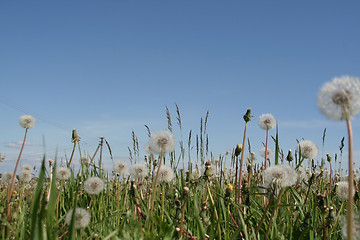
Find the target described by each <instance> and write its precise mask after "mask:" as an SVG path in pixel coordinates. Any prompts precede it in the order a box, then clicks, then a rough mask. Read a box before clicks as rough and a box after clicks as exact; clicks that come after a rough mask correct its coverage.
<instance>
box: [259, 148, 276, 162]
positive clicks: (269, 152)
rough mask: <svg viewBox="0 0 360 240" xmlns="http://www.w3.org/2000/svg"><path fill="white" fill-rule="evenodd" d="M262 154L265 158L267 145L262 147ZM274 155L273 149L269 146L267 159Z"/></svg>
mask: <svg viewBox="0 0 360 240" xmlns="http://www.w3.org/2000/svg"><path fill="white" fill-rule="evenodd" d="M260 156H261V157H263V158H265V147H263V148H262V149H260ZM272 156H273V151H272V150H271V149H270V148H268V149H267V159H270V158H272Z"/></svg>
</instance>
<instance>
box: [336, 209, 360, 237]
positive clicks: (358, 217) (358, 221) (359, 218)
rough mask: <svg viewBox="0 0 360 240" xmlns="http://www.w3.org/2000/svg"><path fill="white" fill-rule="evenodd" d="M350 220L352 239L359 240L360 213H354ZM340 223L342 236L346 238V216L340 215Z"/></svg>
mask: <svg viewBox="0 0 360 240" xmlns="http://www.w3.org/2000/svg"><path fill="white" fill-rule="evenodd" d="M351 222H352V224H353V227H352V230H353V234H352V235H353V239H354V240H360V214H359V213H354V214H353V220H352V221H351ZM340 223H341V224H342V228H341V233H342V235H343V236H344V239H348V238H347V217H346V216H341V218H340Z"/></svg>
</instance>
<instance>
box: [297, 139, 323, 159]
mask: <svg viewBox="0 0 360 240" xmlns="http://www.w3.org/2000/svg"><path fill="white" fill-rule="evenodd" d="M298 151H299V152H301V156H302V157H303V158H306V159H314V158H315V157H316V156H317V155H318V152H319V150H318V147H317V146H316V144H315V143H313V142H312V141H310V140H303V141H301V142H300V143H299V144H298Z"/></svg>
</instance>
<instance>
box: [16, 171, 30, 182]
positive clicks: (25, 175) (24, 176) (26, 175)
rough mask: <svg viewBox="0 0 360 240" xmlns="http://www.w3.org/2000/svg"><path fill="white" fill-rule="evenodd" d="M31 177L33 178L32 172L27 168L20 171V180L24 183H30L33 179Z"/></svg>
mask: <svg viewBox="0 0 360 240" xmlns="http://www.w3.org/2000/svg"><path fill="white" fill-rule="evenodd" d="M31 179H32V176H31V172H29V171H26V170H25V171H24V170H22V171H20V173H19V180H20V181H22V182H24V183H28V182H30V181H31Z"/></svg>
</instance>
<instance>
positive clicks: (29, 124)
mask: <svg viewBox="0 0 360 240" xmlns="http://www.w3.org/2000/svg"><path fill="white" fill-rule="evenodd" d="M35 122H36V121H35V118H34V117H33V116H31V115H23V116H21V117H20V120H19V124H20V126H22V127H23V128H26V129H29V128H33V127H34V126H35Z"/></svg>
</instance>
